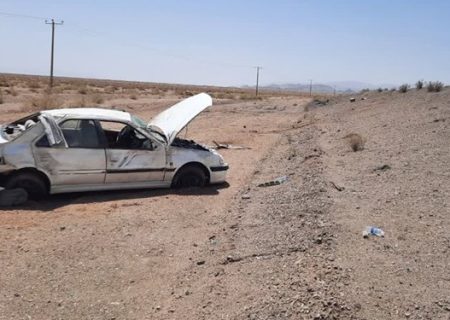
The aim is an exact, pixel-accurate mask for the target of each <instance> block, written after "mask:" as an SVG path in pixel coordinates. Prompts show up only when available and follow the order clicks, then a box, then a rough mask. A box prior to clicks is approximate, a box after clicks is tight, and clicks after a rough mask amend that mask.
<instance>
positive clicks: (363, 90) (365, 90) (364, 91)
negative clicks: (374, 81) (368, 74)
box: [361, 88, 370, 93]
mask: <svg viewBox="0 0 450 320" xmlns="http://www.w3.org/2000/svg"><path fill="white" fill-rule="evenodd" d="M366 92H370V89H368V88H366V89H362V90H361V93H366Z"/></svg>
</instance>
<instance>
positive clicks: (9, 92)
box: [5, 86, 18, 97]
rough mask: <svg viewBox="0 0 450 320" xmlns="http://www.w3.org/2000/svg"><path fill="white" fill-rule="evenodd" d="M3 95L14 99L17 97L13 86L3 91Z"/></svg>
mask: <svg viewBox="0 0 450 320" xmlns="http://www.w3.org/2000/svg"><path fill="white" fill-rule="evenodd" d="M5 93H7V94H10V95H12V96H13V97H16V96H17V95H18V93H17V91H16V89H14V87H13V86H10V87H9V88H8V89H6V90H5Z"/></svg>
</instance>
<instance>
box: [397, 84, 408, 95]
mask: <svg viewBox="0 0 450 320" xmlns="http://www.w3.org/2000/svg"><path fill="white" fill-rule="evenodd" d="M408 89H409V84H407V83H404V84H402V85H401V86H400V87H398V91H399V92H402V93H405V92H408Z"/></svg>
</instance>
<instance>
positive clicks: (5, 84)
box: [0, 79, 10, 88]
mask: <svg viewBox="0 0 450 320" xmlns="http://www.w3.org/2000/svg"><path fill="white" fill-rule="evenodd" d="M9 86H10V84H9V82H8V81H7V80H3V79H2V80H0V87H5V88H7V87H9Z"/></svg>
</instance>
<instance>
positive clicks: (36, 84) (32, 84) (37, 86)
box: [28, 81, 41, 89]
mask: <svg viewBox="0 0 450 320" xmlns="http://www.w3.org/2000/svg"><path fill="white" fill-rule="evenodd" d="M28 88H30V89H40V88H41V84H40V83H39V82H37V81H33V82H30V83H29V84H28Z"/></svg>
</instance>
